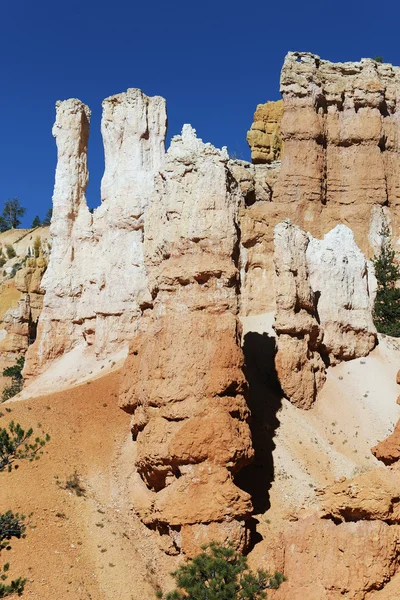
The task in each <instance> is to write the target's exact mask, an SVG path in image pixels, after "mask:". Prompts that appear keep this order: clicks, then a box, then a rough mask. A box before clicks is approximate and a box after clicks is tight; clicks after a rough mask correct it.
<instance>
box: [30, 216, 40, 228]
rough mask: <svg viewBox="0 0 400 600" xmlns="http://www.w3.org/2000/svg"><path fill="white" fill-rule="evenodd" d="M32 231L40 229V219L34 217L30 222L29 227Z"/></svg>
mask: <svg viewBox="0 0 400 600" xmlns="http://www.w3.org/2000/svg"><path fill="white" fill-rule="evenodd" d="M31 227H32V229H36V227H40V217H39V216H38V215H36V217H35V218H34V219H33V221H32V225H31Z"/></svg>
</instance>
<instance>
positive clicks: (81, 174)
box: [25, 89, 166, 375]
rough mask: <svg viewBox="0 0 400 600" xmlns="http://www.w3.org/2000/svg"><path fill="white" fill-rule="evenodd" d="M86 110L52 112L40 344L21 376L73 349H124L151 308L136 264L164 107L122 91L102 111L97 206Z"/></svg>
mask: <svg viewBox="0 0 400 600" xmlns="http://www.w3.org/2000/svg"><path fill="white" fill-rule="evenodd" d="M89 119H90V111H89V109H88V107H87V106H85V105H84V104H83V103H82V102H80V101H79V100H76V99H70V100H66V101H64V102H59V103H57V115H56V122H55V125H54V127H53V135H54V137H55V138H56V142H57V149H58V162H57V170H56V181H55V187H54V195H53V218H52V223H51V237H52V244H53V247H52V252H51V259H50V263H49V267H48V270H47V273H46V276H45V277H44V279H43V283H42V285H43V287H44V289H45V290H46V295H45V301H44V307H43V312H42V316H41V319H40V324H39V329H38V338H37V342H36V343H35V344H34V345H33V346H32V347H31V348H30V349H29V352H28V355H27V366H26V369H25V370H26V375H32V374H37V373H39V372H40V371H41V370H43V368H45V366H47V365H48V361H50V360H52V359H54V358H56V357H58V356H60V355H61V354H63V353H65V352H67V351H68V350H70V349H72V348H73V347H76V346H77V345H84V346H92V347H93V348H94V350H95V352H96V353H97V354H98V355H102V356H104V355H105V354H107V353H109V352H113V351H115V350H116V349H118V348H121V347H123V346H124V345H127V344H128V341H129V340H130V339H131V338H132V335H133V333H134V331H135V328H136V322H137V317H138V316H139V314H140V312H141V307H142V306H144V305H146V304H148V303H149V302H150V300H151V297H150V295H149V292H148V289H147V283H146V277H145V270H144V259H143V215H144V212H145V210H146V207H147V206H148V204H149V201H150V196H151V194H152V191H153V178H154V174H155V172H157V170H158V168H159V166H160V164H161V162H162V160H163V156H164V141H165V134H166V113H165V101H164V99H162V98H159V97H154V98H148V97H147V96H145V95H144V94H142V92H141V91H140V90H136V89H129V90H128V91H127V92H126V93H124V94H118V95H116V96H111V97H110V98H107V99H106V100H104V102H103V117H102V126H101V127H102V135H103V140H104V150H105V172H104V176H103V180H102V190H101V191H102V204H101V206H100V207H99V208H97V209H96V210H95V211H94V213H93V214H91V213H90V211H89V209H88V207H87V204H86V199H85V190H86V186H87V182H88V169H87V144H88V136H89Z"/></svg>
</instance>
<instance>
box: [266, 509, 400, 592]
mask: <svg viewBox="0 0 400 600" xmlns="http://www.w3.org/2000/svg"><path fill="white" fill-rule="evenodd" d="M399 539H400V526H399V525H388V524H387V523H385V522H382V521H379V520H373V521H357V522H353V523H342V524H339V525H336V524H335V523H334V522H333V521H331V520H325V519H319V518H318V517H317V516H313V517H309V518H307V519H302V520H299V521H298V522H296V523H290V524H289V525H288V527H287V529H286V530H285V531H284V532H283V534H282V538H281V552H279V550H278V549H277V551H276V556H277V558H276V560H275V564H276V565H277V568H280V569H281V570H282V571H284V573H285V575H286V576H287V582H285V583H284V584H283V585H282V586H281V588H280V589H279V590H278V591H277V592H276V593H275V594H274V596H273V597H274V599H275V600H304V599H306V598H307V600H339V598H346V599H348V600H366V599H369V598H374V597H375V594H374V592H375V593H376V592H377V591H378V590H381V589H383V588H384V587H385V585H386V584H387V583H388V582H389V581H390V579H391V578H392V577H393V576H394V575H395V574H396V572H397V571H398V568H399V564H400V546H399ZM279 556H281V559H280V562H279ZM377 597H378V598H379V594H378V596H377ZM395 597H397V595H396V596H395Z"/></svg>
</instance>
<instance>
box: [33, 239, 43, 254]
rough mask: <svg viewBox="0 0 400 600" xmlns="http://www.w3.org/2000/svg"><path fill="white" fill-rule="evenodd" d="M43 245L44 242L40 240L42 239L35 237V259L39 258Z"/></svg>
mask: <svg viewBox="0 0 400 600" xmlns="http://www.w3.org/2000/svg"><path fill="white" fill-rule="evenodd" d="M41 245H42V242H41V240H40V237H39V236H37V237H35V240H34V242H33V255H34V257H35V258H39V255H40V248H41Z"/></svg>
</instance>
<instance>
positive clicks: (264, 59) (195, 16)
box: [0, 0, 400, 226]
mask: <svg viewBox="0 0 400 600" xmlns="http://www.w3.org/2000/svg"><path fill="white" fill-rule="evenodd" d="M399 19H400V5H399V4H398V3H397V2H390V3H386V4H384V3H380V2H377V1H376V0H374V1H372V0H364V2H360V1H359V0H357V1H355V0H347V1H345V2H338V1H337V0H335V1H334V2H332V1H330V0H328V1H323V0H319V1H316V0H302V1H301V2H299V1H298V0H296V1H295V0H286V2H280V1H279V0H273V1H268V0H259V1H258V2H254V1H252V0H247V1H246V0H244V1H241V2H239V1H237V0H230V1H229V2H228V1H225V0H213V1H210V0H202V2H193V1H190V0H186V1H185V2H183V1H181V0H170V1H168V0H163V1H162V0H142V1H140V2H138V1H137V0H108V1H105V0H69V1H64V0H3V1H2V2H0V53H1V54H0V55H1V57H2V60H1V63H0V78H1V83H2V90H1V94H0V115H1V118H2V123H1V129H0V131H1V138H0V169H1V177H0V211H1V209H2V203H3V202H4V201H5V200H7V198H11V197H14V196H17V197H19V198H20V201H21V203H22V204H23V205H24V206H25V207H26V208H27V215H26V218H25V219H24V222H23V225H25V226H29V225H30V223H31V222H32V219H33V217H34V216H35V215H36V214H39V216H40V217H43V216H44V214H45V212H46V210H47V209H48V208H49V207H50V205H51V196H52V190H53V183H54V169H55V162H56V149H55V142H54V140H53V138H52V136H51V127H52V123H53V121H54V114H55V111H54V104H55V102H56V100H58V99H61V100H64V99H66V98H69V97H76V98H80V99H81V100H82V101H83V102H85V103H86V104H88V105H89V106H90V108H91V110H92V125H91V138H90V140H91V141H90V144H89V169H90V182H89V188H88V194H87V196H88V203H89V205H90V206H97V205H98V204H99V201H100V191H99V188H100V180H101V176H102V171H103V149H102V143H101V137H100V118H101V101H102V100H103V98H105V97H106V96H110V95H112V94H116V93H119V92H122V91H125V90H126V89H127V88H128V87H138V88H141V89H142V90H143V91H144V92H145V93H146V94H148V95H155V94H157V95H162V96H164V97H165V98H166V99H167V109H168V120H169V138H170V137H171V135H175V134H176V133H179V132H180V129H181V127H182V124H183V123H191V124H192V125H193V127H195V128H196V129H197V132H198V135H199V136H200V137H202V138H203V140H204V141H210V142H212V143H213V144H214V145H216V146H218V147H221V146H223V145H227V146H228V148H229V150H230V152H235V153H236V154H237V155H238V156H240V157H242V158H245V159H248V158H249V150H248V148H247V144H246V131H247V129H248V128H249V126H250V124H251V121H252V116H253V112H254V110H255V107H256V105H257V104H258V103H261V102H265V101H267V100H274V99H277V98H279V73H280V69H281V65H282V62H283V59H284V56H285V54H286V52H288V51H289V50H300V51H311V52H314V53H316V54H319V55H320V56H321V57H322V58H326V59H329V60H333V61H345V60H359V59H360V58H362V57H365V56H375V55H377V54H379V55H382V56H383V57H384V59H385V62H392V63H393V64H397V65H399V64H400V45H399V42H398V40H399V34H398V26H399Z"/></svg>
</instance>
